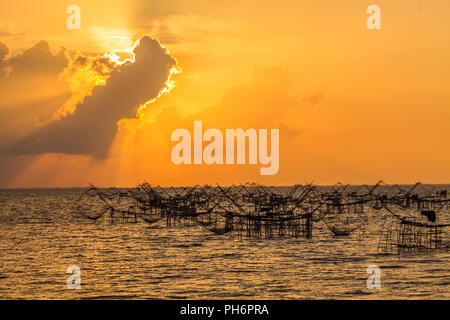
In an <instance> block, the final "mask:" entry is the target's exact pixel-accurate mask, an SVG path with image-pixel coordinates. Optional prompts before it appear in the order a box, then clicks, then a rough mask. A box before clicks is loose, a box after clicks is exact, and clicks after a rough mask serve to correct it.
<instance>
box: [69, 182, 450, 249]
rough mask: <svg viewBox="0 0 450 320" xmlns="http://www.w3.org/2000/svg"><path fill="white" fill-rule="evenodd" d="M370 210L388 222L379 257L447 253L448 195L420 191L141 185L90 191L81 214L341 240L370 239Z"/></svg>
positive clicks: (243, 233) (221, 231)
mask: <svg viewBox="0 0 450 320" xmlns="http://www.w3.org/2000/svg"><path fill="white" fill-rule="evenodd" d="M370 210H375V211H383V212H385V213H387V216H388V219H387V220H386V221H385V223H384V225H383V226H382V229H381V232H380V241H379V246H378V250H379V251H380V252H381V253H397V252H401V251H417V250H428V249H439V248H448V242H447V241H446V240H445V235H446V231H448V227H449V226H450V225H449V224H445V223H442V222H441V221H442V220H444V219H446V218H448V213H449V210H450V198H449V197H448V194H447V190H439V189H437V188H436V187H434V186H429V185H423V184H420V183H417V184H415V185H414V186H411V187H405V186H399V185H385V184H384V183H383V182H379V183H378V184H376V185H373V186H368V185H362V186H350V185H342V184H340V183H339V184H337V185H335V186H331V187H318V186H315V185H313V184H306V185H294V186H291V187H268V186H264V185H258V184H254V183H253V184H250V183H247V184H242V185H233V186H228V187H224V186H220V185H216V186H209V185H204V186H192V187H177V188H173V187H171V188H163V187H160V186H154V185H150V184H149V183H143V184H141V185H139V186H137V187H136V188H132V189H117V188H109V189H99V188H96V187H95V186H90V188H89V189H88V190H87V191H86V192H85V193H83V194H82V195H81V196H80V198H79V199H78V201H77V212H78V213H80V214H82V215H83V216H85V217H86V218H88V219H91V220H98V219H100V218H102V217H105V216H106V217H109V219H110V220H111V221H112V222H117V221H120V222H132V223H136V222H139V221H144V222H146V223H147V224H149V225H154V224H156V223H164V224H165V225H166V226H167V227H177V226H181V227H191V226H201V227H202V228H204V229H206V230H208V231H210V232H212V233H215V234H216V235H224V234H228V233H233V234H236V235H237V236H238V237H240V238H242V237H247V238H266V239H270V238H299V237H302V238H312V237H313V225H314V224H315V223H322V224H323V225H324V226H325V227H326V229H328V230H330V231H331V232H332V234H333V235H334V236H338V237H342V236H349V235H350V234H352V233H353V232H354V231H356V230H359V231H361V232H363V233H364V230H365V226H366V225H367V223H368V212H369V211H370Z"/></svg>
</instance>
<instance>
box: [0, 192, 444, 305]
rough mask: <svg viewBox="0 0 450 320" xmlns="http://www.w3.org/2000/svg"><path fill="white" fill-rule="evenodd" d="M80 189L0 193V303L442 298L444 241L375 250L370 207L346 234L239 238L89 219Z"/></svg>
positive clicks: (377, 220)
mask: <svg viewBox="0 0 450 320" xmlns="http://www.w3.org/2000/svg"><path fill="white" fill-rule="evenodd" d="M84 191H85V189H20V190H0V299H250V300H251V299H276V300H279V299H283V300H284V299H289V300H290V299H292V300H297V299H449V298H450V262H449V258H450V251H449V250H448V247H447V249H439V250H432V251H420V252H408V253H403V252H402V253H400V254H382V253H380V252H379V250H378V245H379V242H380V234H381V230H382V228H383V225H384V223H385V219H387V218H386V215H383V214H382V212H380V211H369V212H368V213H367V216H368V221H367V224H366V227H365V228H364V230H363V231H361V230H357V231H355V232H353V233H352V234H350V235H349V236H341V237H338V236H335V235H333V233H332V232H330V230H329V229H327V227H326V226H325V225H324V224H322V223H320V222H317V223H314V225H313V234H312V237H311V238H309V239H307V238H281V239H280V238H274V239H252V238H250V239H249V238H245V237H238V236H236V234H234V233H233V232H230V233H227V234H225V235H216V234H214V233H212V232H210V231H208V230H206V229H205V228H202V227H201V226H191V227H180V226H171V227H168V226H166V225H165V223H164V222H163V221H161V222H158V223H156V224H154V225H149V224H147V223H145V222H143V221H140V222H138V223H111V222H110V221H107V220H106V219H105V220H102V219H100V220H97V221H94V220H89V219H86V218H83V217H80V215H77V214H74V211H73V210H74V204H76V202H77V199H78V198H79V196H80V195H81V194H82V193H83V192H84ZM447 214H448V213H447ZM448 231H449V230H448V228H447V230H446V232H447V235H448ZM73 266H76V267H75V269H76V268H77V267H78V268H79V277H78V279H79V287H78V288H75V289H74V288H73V286H72V287H71V286H70V285H68V283H69V282H70V283H72V282H73V279H74V278H73V275H74V274H73V270H74V269H73V268H74V267H73ZM374 267H375V268H379V269H376V270H379V284H380V285H379V286H378V287H377V288H373V287H372V288H370V286H369V285H368V279H369V277H371V276H373V274H372V272H373V270H374ZM369 280H370V279H369ZM71 281H72V282H71ZM372 283H373V282H372Z"/></svg>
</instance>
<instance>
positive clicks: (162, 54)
mask: <svg viewBox="0 0 450 320" xmlns="http://www.w3.org/2000/svg"><path fill="white" fill-rule="evenodd" d="M134 54H135V62H134V63H126V64H124V65H122V66H120V67H118V68H116V69H115V70H114V71H112V72H111V73H110V76H109V79H108V80H107V83H106V85H104V86H99V87H95V88H94V89H93V90H92V95H90V96H88V97H86V98H85V99H84V101H83V103H81V104H79V105H77V106H76V110H75V111H74V113H73V114H72V115H69V116H66V117H64V118H62V119H61V120H59V121H53V122H51V123H49V124H48V125H46V126H44V127H42V128H41V129H40V130H38V131H37V132H35V133H32V134H30V135H29V136H27V137H26V138H24V139H22V140H21V141H19V142H17V143H15V144H13V145H10V146H8V147H7V148H4V149H3V153H6V154H9V155H23V154H42V153H66V154H84V155H93V156H95V157H98V158H105V157H106V156H107V155H108V150H109V148H110V146H111V144H112V142H113V139H114V137H115V134H116V132H117V122H118V121H119V120H121V119H123V118H128V117H134V116H135V114H136V110H137V108H138V107H139V106H140V105H142V104H144V103H146V102H147V101H149V100H151V99H154V98H156V97H157V96H158V94H159V93H160V92H161V90H162V89H164V88H165V86H166V82H167V81H168V80H169V77H170V74H171V70H172V68H173V67H174V66H175V65H176V60H175V59H174V58H172V57H171V56H170V55H169V53H168V52H167V50H166V49H165V48H163V47H161V45H160V43H159V42H158V41H157V40H154V39H151V38H150V37H143V38H142V39H141V40H140V42H139V44H138V45H137V46H136V48H135V49H134Z"/></svg>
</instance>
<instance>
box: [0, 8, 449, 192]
mask: <svg viewBox="0 0 450 320" xmlns="http://www.w3.org/2000/svg"><path fill="white" fill-rule="evenodd" d="M70 4H76V5H78V6H79V7H80V8H81V29H80V30H69V29H67V28H66V19H67V17H68V14H66V8H67V6H68V5H70ZM370 4H376V5H378V6H379V7H380V8H381V19H382V20H381V24H382V29H381V30H368V28H367V27H366V19H367V17H368V15H367V14H366V9H367V6H368V5H370ZM449 12H450V2H449V1H447V0H434V1H418V0H397V1H386V0H384V1H383V0H374V1H371V2H367V1H361V0H356V1H355V0H341V1H337V0H319V1H318V0H282V1H256V0H241V1H230V0H228V1H227V0H195V1H194V0H165V1H162V0H157V1H156V0H154V1H145V0H134V1H122V0H119V1H112V0H109V1H106V0H100V1H87V0H76V1H61V0H43V1H31V0H18V1H8V2H7V1H2V2H1V3H0V121H1V127H0V149H2V150H3V151H2V152H0V154H1V155H0V187H72V186H86V185H87V184H88V183H93V184H96V185H101V186H111V185H116V186H133V185H135V184H138V183H140V182H143V181H144V180H147V181H148V182H150V183H154V184H160V185H185V184H190V185H192V184H203V183H216V182H219V183H223V184H232V183H240V182H246V181H255V182H261V183H266V184H275V185H287V184H294V183H305V182H311V181H314V183H316V184H334V183H335V182H338V181H341V182H343V183H376V182H377V181H378V180H379V179H383V180H384V181H385V182H387V183H414V182H416V181H422V182H427V183H448V182H450V148H449V147H448V146H449V141H450V126H449V121H450V41H449V40H448V39H449V36H450V19H448V15H449ZM145 36H148V38H144V39H145V40H143V41H142V40H141V43H139V44H138V43H137V42H136V41H137V40H139V39H142V38H143V37H145ZM156 40H157V41H156ZM61 47H63V48H64V49H61ZM133 48H134V50H135V51H134V54H135V55H136V61H135V63H131V62H127V63H124V64H123V65H119V64H117V63H116V62H117V61H116V62H114V61H112V60H111V59H109V58H108V56H107V55H105V53H111V52H117V54H118V55H119V58H118V59H120V60H121V61H122V60H124V59H126V58H128V59H132V58H133V55H134V54H132V52H133ZM166 49H167V50H166ZM120 51H127V52H128V53H123V52H122V53H120ZM175 70H178V73H176V72H175ZM168 81H169V82H168ZM172 87H173V88H172ZM169 88H172V89H171V90H169ZM161 91H168V92H165V93H162V92H161ZM149 101H151V102H149ZM147 102H148V103H147ZM146 103H147V104H146ZM139 108H140V110H141V112H139V113H138V109H139ZM194 120H202V121H203V124H204V126H205V127H209V128H218V129H221V130H225V129H226V128H239V127H241V128H244V129H246V128H268V129H270V128H279V129H280V168H279V172H278V174H277V175H274V176H260V175H259V166H254V165H253V166H252V165H239V166H238V165H234V166H233V165H228V166H227V165H223V166H217V165H216V166H208V165H201V166H176V165H174V164H173V163H172V162H171V160H170V151H171V148H172V147H173V145H174V143H173V142H171V141H170V134H171V132H172V131H173V130H174V129H176V128H187V129H189V130H192V125H193V121H194Z"/></svg>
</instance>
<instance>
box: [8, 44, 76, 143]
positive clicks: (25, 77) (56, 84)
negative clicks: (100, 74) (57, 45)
mask: <svg viewBox="0 0 450 320" xmlns="http://www.w3.org/2000/svg"><path fill="white" fill-rule="evenodd" d="M8 52H9V50H8V47H7V46H6V45H5V44H3V43H0V69H3V72H0V118H1V119H2V126H1V127H0V147H4V146H5V145H6V144H8V143H11V142H13V141H17V140H18V139H20V138H22V137H24V136H26V135H27V134H29V133H30V132H31V131H33V130H35V129H36V126H37V125H41V124H42V123H44V122H46V121H47V120H49V119H51V115H52V114H53V113H54V112H55V111H56V110H58V108H60V107H61V105H62V104H63V103H64V101H66V100H67V99H68V98H69V97H70V88H69V87H68V86H67V83H66V82H64V81H63V80H61V79H59V77H58V75H59V74H60V72H61V71H63V70H64V68H65V67H66V66H67V62H68V59H67V57H66V55H65V50H64V49H61V50H59V52H57V53H53V52H51V50H50V47H49V45H48V43H47V42H45V41H41V42H39V43H37V44H36V45H34V46H33V47H31V48H29V49H27V50H25V51H24V52H22V53H20V54H17V55H15V56H12V57H9V58H8V57H7V55H8ZM46 119H47V120H46Z"/></svg>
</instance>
